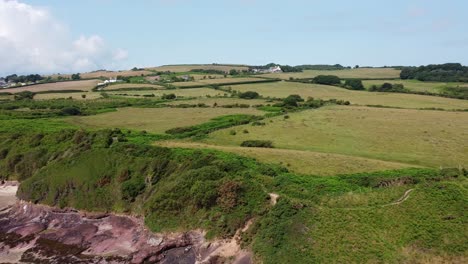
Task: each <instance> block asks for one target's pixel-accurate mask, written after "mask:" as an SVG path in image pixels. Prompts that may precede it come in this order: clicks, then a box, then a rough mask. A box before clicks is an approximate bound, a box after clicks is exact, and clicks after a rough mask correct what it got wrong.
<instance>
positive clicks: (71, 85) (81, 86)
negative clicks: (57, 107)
mask: <svg viewBox="0 0 468 264" xmlns="http://www.w3.org/2000/svg"><path fill="white" fill-rule="evenodd" d="M98 83H99V80H83V81H69V82H56V83H43V84H35V85H30V86H25V87H18V88H8V89H2V92H8V93H19V92H23V91H31V92H44V91H60V90H82V91H90V90H91V89H93V88H94V87H95V86H96V85H97V84H98Z"/></svg>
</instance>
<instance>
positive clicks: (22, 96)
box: [15, 91, 36, 101]
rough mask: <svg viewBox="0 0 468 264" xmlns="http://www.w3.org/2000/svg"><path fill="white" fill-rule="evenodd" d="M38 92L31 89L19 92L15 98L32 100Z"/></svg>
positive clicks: (17, 99)
mask: <svg viewBox="0 0 468 264" xmlns="http://www.w3.org/2000/svg"><path fill="white" fill-rule="evenodd" d="M35 95H36V94H35V93H33V92H30V91H24V92H19V93H17V94H15V100H16V101H19V100H32V99H33V98H34V96H35Z"/></svg>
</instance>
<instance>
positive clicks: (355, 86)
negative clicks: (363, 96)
mask: <svg viewBox="0 0 468 264" xmlns="http://www.w3.org/2000/svg"><path fill="white" fill-rule="evenodd" d="M345 87H346V88H348V89H351V90H364V85H362V81H361V80H356V79H349V80H346V82H345Z"/></svg>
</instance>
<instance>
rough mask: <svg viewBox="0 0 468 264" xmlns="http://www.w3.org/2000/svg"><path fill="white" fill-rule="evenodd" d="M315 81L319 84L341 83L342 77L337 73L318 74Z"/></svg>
mask: <svg viewBox="0 0 468 264" xmlns="http://www.w3.org/2000/svg"><path fill="white" fill-rule="evenodd" d="M313 81H314V82H315V83H318V84H325V85H338V84H341V79H340V78H339V77H338V76H335V75H318V76H316V77H315V78H314V79H313Z"/></svg>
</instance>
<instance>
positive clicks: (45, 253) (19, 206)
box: [0, 201, 251, 264]
mask: <svg viewBox="0 0 468 264" xmlns="http://www.w3.org/2000/svg"><path fill="white" fill-rule="evenodd" d="M228 258H231V261H230V262H232V259H234V261H233V262H234V263H251V254H250V253H248V252H246V251H242V250H241V249H240V248H239V246H238V243H237V241H235V239H232V240H228V241H221V240H220V241H212V242H211V243H208V242H206V241H205V238H204V232H202V231H199V230H197V231H190V232H186V233H170V234H155V233H152V232H150V231H149V230H148V229H147V228H145V226H144V224H143V221H142V220H141V219H138V218H134V217H129V216H118V215H113V214H89V213H81V212H77V211H75V210H70V209H69V210H59V209H56V208H52V207H48V206H44V205H35V204H31V203H28V202H23V201H17V202H16V203H15V204H14V205H10V206H9V207H6V208H5V207H4V208H3V210H2V211H0V263H2V262H6V263H16V262H26V263H187V264H188V263H224V262H225V261H226V260H227V259H228Z"/></svg>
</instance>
